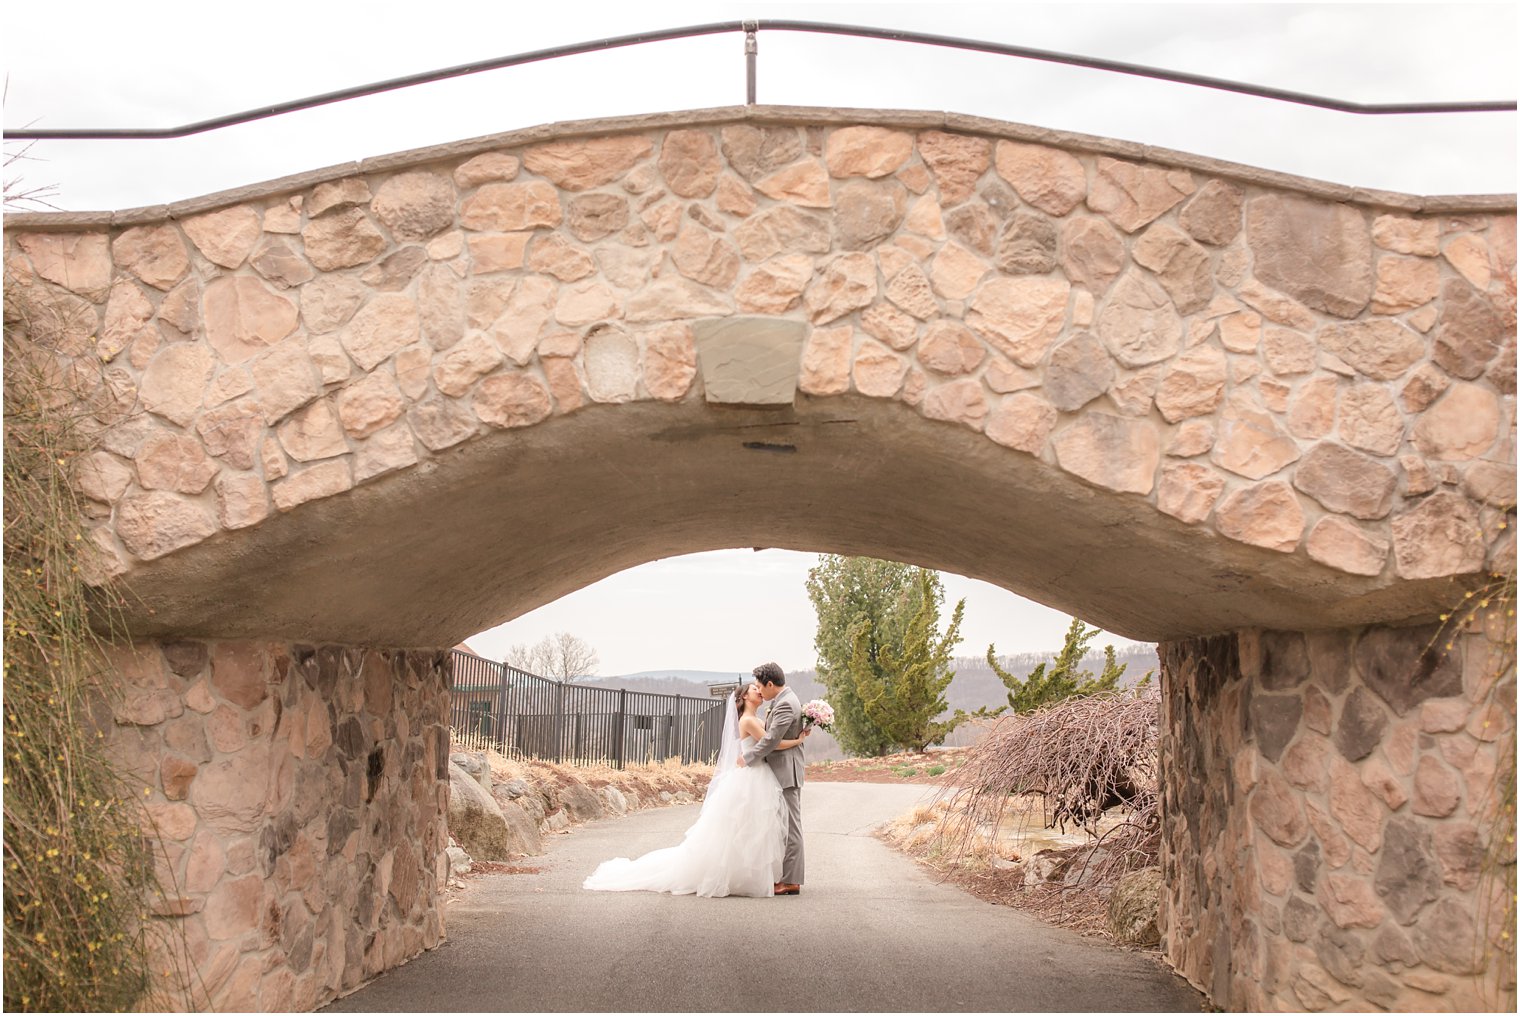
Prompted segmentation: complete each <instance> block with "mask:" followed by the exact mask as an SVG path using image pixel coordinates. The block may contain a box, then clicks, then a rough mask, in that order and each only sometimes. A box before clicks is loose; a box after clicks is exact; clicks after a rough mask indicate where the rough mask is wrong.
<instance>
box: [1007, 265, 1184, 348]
mask: <svg viewBox="0 0 1520 1016" xmlns="http://www.w3.org/2000/svg"><path fill="white" fill-rule="evenodd" d="M1098 337H1099V338H1101V339H1102V340H1103V342H1104V344H1105V345H1107V346H1108V349H1109V351H1110V352H1111V353H1113V355H1114V359H1116V360H1118V361H1119V362H1120V363H1121V364H1123V365H1124V366H1126V367H1144V366H1145V365H1147V364H1151V363H1156V362H1158V361H1160V360H1165V359H1167V358H1168V357H1170V356H1172V355H1173V354H1175V353H1176V352H1177V350H1178V348H1179V347H1180V345H1181V341H1182V322H1181V321H1180V320H1178V317H1177V313H1176V308H1175V307H1173V306H1172V302H1171V300H1170V299H1168V297H1167V295H1166V293H1165V291H1163V290H1162V288H1161V287H1160V286H1159V285H1157V284H1156V283H1155V282H1153V281H1152V280H1151V279H1149V278H1147V277H1145V276H1143V275H1141V274H1140V273H1139V272H1128V273H1126V274H1125V276H1124V278H1123V279H1121V280H1120V281H1119V284H1118V285H1117V286H1115V287H1114V291H1113V293H1112V294H1111V295H1110V296H1109V298H1108V302H1107V303H1106V304H1105V305H1104V307H1103V309H1102V310H1101V311H1100V312H1099V313H1098ZM1026 366H1032V364H1026Z"/></svg>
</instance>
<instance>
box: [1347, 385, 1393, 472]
mask: <svg viewBox="0 0 1520 1016" xmlns="http://www.w3.org/2000/svg"><path fill="white" fill-rule="evenodd" d="M1340 432H1341V438H1342V440H1344V441H1345V442H1346V443H1347V444H1348V445H1351V446H1352V447H1353V448H1361V449H1363V450H1364V451H1369V452H1372V453H1374V454H1376V455H1392V454H1393V453H1394V452H1396V451H1398V450H1399V446H1400V445H1401V444H1403V442H1404V418H1403V416H1402V414H1400V413H1399V407H1398V406H1397V405H1395V404H1394V401H1393V396H1392V395H1390V394H1389V393H1388V389H1386V388H1384V387H1383V386H1382V385H1375V384H1359V385H1353V386H1352V387H1351V388H1350V389H1349V390H1348V391H1346V392H1345V393H1344V394H1343V395H1342V396H1341V425H1340Z"/></svg>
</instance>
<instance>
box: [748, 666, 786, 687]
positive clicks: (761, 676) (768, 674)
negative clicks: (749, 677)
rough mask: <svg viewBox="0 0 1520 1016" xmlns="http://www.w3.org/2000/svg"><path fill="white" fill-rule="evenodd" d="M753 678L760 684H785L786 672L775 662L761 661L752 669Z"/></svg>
mask: <svg viewBox="0 0 1520 1016" xmlns="http://www.w3.org/2000/svg"><path fill="white" fill-rule="evenodd" d="M754 675H755V680H756V681H759V682H760V683H761V684H778V685H785V684H786V674H784V673H782V670H781V665H780V664H777V663H762V664H760V666H758V667H756V668H755V669H754Z"/></svg>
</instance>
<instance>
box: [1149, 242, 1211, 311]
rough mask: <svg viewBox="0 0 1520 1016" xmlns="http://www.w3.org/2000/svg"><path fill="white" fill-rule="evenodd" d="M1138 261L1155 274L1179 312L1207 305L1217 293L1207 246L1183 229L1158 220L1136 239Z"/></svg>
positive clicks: (1194, 309) (1198, 308) (1199, 308)
mask: <svg viewBox="0 0 1520 1016" xmlns="http://www.w3.org/2000/svg"><path fill="white" fill-rule="evenodd" d="M1133 254H1134V258H1135V262H1136V263H1137V264H1139V265H1142V266H1143V267H1145V268H1148V269H1150V270H1151V271H1152V272H1154V273H1155V274H1156V277H1157V279H1158V280H1160V282H1161V286H1162V288H1163V289H1165V290H1166V292H1167V295H1168V296H1170V297H1171V298H1172V302H1173V303H1174V304H1175V305H1176V307H1177V312H1178V313H1180V314H1191V313H1192V312H1193V311H1196V310H1201V309H1202V308H1203V307H1205V306H1207V305H1208V302H1209V298H1210V297H1212V296H1213V295H1214V273H1213V271H1212V269H1211V268H1210V266H1209V255H1208V252H1207V251H1206V250H1204V249H1203V248H1202V247H1200V246H1198V244H1196V243H1194V242H1193V241H1192V240H1190V239H1188V237H1187V236H1185V235H1184V234H1183V233H1182V232H1181V231H1180V230H1178V229H1175V228H1173V227H1172V226H1169V225H1167V224H1166V223H1157V224H1156V225H1154V226H1152V227H1151V228H1149V229H1147V230H1146V231H1145V232H1144V233H1143V234H1142V235H1141V237H1140V239H1138V240H1136V241H1135V245H1134V250H1133Z"/></svg>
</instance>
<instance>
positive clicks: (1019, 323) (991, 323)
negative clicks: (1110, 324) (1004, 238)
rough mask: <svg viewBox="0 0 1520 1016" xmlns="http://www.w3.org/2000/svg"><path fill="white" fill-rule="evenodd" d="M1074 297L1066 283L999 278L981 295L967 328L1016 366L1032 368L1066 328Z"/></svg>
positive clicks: (1059, 280) (1031, 277)
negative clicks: (1069, 308)
mask: <svg viewBox="0 0 1520 1016" xmlns="http://www.w3.org/2000/svg"><path fill="white" fill-rule="evenodd" d="M1070 294H1071V286H1070V285H1069V284H1068V283H1067V282H1066V281H1064V280H1062V279H1056V278H1041V277H1034V276H1023V277H1019V278H1001V277H1000V278H995V279H992V280H991V281H989V282H987V283H986V284H985V285H983V286H982V287H981V289H979V290H978V291H977V294H976V298H975V299H974V300H972V301H971V313H970V314H968V315H967V316H966V324H968V325H970V326H971V328H972V329H973V330H974V331H975V332H977V334H979V335H981V336H983V337H984V338H986V339H987V340H988V341H989V342H991V343H992V344H993V345H994V346H995V347H997V349H998V350H999V351H1001V352H1002V353H1003V354H1004V355H1006V356H1008V357H1009V358H1010V359H1012V360H1013V361H1014V362H1015V363H1018V364H1019V365H1020V366H1022V367H1031V368H1032V367H1034V366H1036V365H1037V364H1038V363H1039V362H1040V361H1041V360H1042V359H1044V357H1045V352H1046V351H1047V350H1048V349H1049V348H1050V346H1051V343H1053V342H1054V341H1055V339H1056V337H1057V336H1058V335H1060V333H1061V330H1062V328H1063V327H1064V326H1065V323H1066V306H1067V303H1068V302H1069V298H1070Z"/></svg>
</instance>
